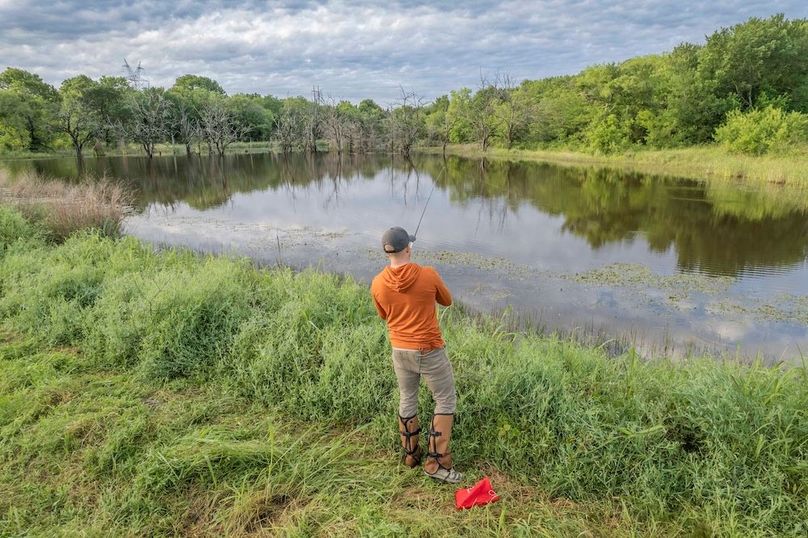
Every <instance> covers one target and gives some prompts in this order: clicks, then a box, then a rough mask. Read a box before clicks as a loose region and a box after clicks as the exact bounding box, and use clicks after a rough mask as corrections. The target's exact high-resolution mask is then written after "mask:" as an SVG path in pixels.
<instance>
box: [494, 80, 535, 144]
mask: <svg viewBox="0 0 808 538" xmlns="http://www.w3.org/2000/svg"><path fill="white" fill-rule="evenodd" d="M504 84H505V87H504V88H503V91H501V92H500V99H499V101H495V102H494V108H493V114H494V117H495V118H496V121H497V129H496V130H497V132H498V134H499V137H500V138H501V139H502V142H503V143H504V145H505V147H506V148H510V147H511V146H513V144H514V142H516V141H517V140H518V139H521V138H522V137H523V136H524V135H525V134H526V131H527V128H528V126H529V125H530V123H531V122H532V121H533V115H534V107H533V103H532V102H531V100H530V97H529V96H528V94H527V92H525V91H523V90H522V89H521V88H514V87H513V85H512V83H511V80H510V78H508V77H505V79H504Z"/></svg>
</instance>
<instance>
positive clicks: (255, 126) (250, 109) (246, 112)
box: [227, 93, 275, 140]
mask: <svg viewBox="0 0 808 538" xmlns="http://www.w3.org/2000/svg"><path fill="white" fill-rule="evenodd" d="M265 103H266V100H265V98H262V97H261V96H259V95H255V94H253V95H248V94H244V93H238V94H236V95H233V96H232V97H229V98H228V99H227V108H228V109H229V110H230V111H231V112H232V113H233V117H234V119H235V121H236V123H238V124H239V125H242V126H243V127H244V128H245V129H246V131H245V134H249V138H250V140H269V138H270V136H271V134H272V127H273V125H274V123H275V117H274V115H273V113H272V111H271V110H269V109H268V108H266V107H265V106H264V104H265Z"/></svg>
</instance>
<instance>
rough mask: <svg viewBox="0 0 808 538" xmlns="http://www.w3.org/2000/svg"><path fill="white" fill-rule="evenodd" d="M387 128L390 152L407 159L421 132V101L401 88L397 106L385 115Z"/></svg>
mask: <svg viewBox="0 0 808 538" xmlns="http://www.w3.org/2000/svg"><path fill="white" fill-rule="evenodd" d="M387 127H388V136H389V137H390V138H389V140H390V149H391V151H393V152H395V151H398V152H399V153H401V155H403V156H405V157H409V156H410V152H411V151H412V148H413V147H414V146H415V144H416V143H417V142H418V140H419V138H420V137H421V134H422V132H423V99H422V98H421V97H419V96H418V94H416V93H415V92H412V91H409V92H408V91H406V90H405V89H404V88H403V87H401V98H400V100H399V104H398V106H397V107H395V108H393V109H392V110H390V111H389V112H388V114H387Z"/></svg>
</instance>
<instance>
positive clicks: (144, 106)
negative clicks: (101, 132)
mask: <svg viewBox="0 0 808 538" xmlns="http://www.w3.org/2000/svg"><path fill="white" fill-rule="evenodd" d="M170 106H171V105H170V101H169V100H168V99H166V94H165V90H163V89H162V88H145V89H143V90H141V91H139V92H138V93H136V94H135V95H133V96H132V98H131V100H130V109H131V116H130V118H129V121H128V122H127V123H125V124H121V125H120V127H121V128H122V130H123V132H124V133H125V135H126V136H127V138H129V139H130V140H134V141H135V142H137V143H138V144H139V145H140V146H141V147H142V148H143V151H145V152H146V155H147V156H148V157H149V159H151V158H152V157H154V146H155V145H156V144H157V143H158V142H161V141H163V140H165V137H166V135H167V134H168V121H169V115H170Z"/></svg>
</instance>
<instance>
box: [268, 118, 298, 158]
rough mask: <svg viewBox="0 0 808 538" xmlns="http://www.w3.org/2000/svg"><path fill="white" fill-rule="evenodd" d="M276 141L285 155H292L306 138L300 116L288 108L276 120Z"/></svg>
mask: <svg viewBox="0 0 808 538" xmlns="http://www.w3.org/2000/svg"><path fill="white" fill-rule="evenodd" d="M274 138H275V141H276V142H277V143H278V145H279V146H280V148H281V151H282V152H283V153H284V154H287V153H290V152H291V151H292V150H294V149H295V148H296V147H299V146H300V145H301V144H300V142H301V139H303V138H304V133H303V122H302V118H301V117H300V114H298V113H297V111H295V110H290V109H288V108H283V109H281V112H280V114H278V117H276V118H275V134H274Z"/></svg>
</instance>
